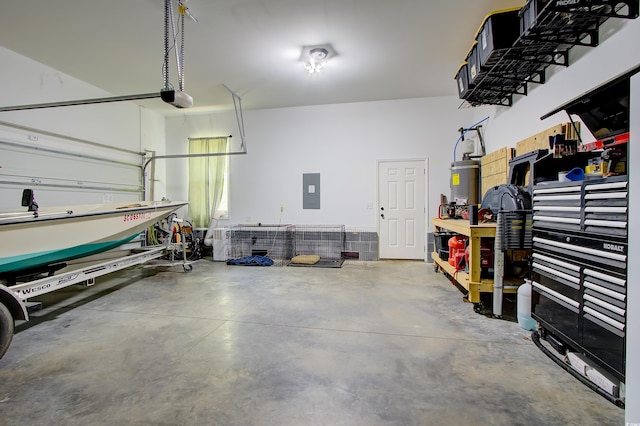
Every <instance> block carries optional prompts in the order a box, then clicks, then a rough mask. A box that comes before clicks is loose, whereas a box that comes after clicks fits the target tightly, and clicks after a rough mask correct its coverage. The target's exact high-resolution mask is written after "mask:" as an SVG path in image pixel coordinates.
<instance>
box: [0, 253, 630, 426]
mask: <svg viewBox="0 0 640 426" xmlns="http://www.w3.org/2000/svg"><path fill="white" fill-rule="evenodd" d="M56 297H57V298H58V299H59V300H56V299H55V298H50V300H48V301H47V300H45V304H49V307H48V308H46V309H45V310H44V311H43V312H41V313H40V315H39V316H38V317H37V318H34V320H33V321H32V322H30V323H26V324H23V325H19V326H18V333H17V334H16V335H15V337H14V341H13V343H12V345H11V347H10V348H9V351H8V352H7V354H6V355H5V357H4V358H3V359H2V360H0V424H1V425H23V424H39V425H125V424H126V425H510V426H511V425H583V426H586V425H598V426H601V425H620V424H624V411H623V410H622V409H620V408H618V407H616V406H614V405H613V404H611V403H610V402H608V401H607V400H605V399H604V398H603V397H601V396H599V395H597V394H596V393H594V392H593V391H591V390H589V389H588V388H587V387H585V386H584V385H583V384H581V383H580V382H578V381H577V380H576V379H575V378H573V377H572V376H571V375H569V374H568V373H566V372H565V371H563V370H562V369H561V368H560V367H558V366H557V365H556V364H554V363H553V362H552V361H551V360H550V359H548V358H547V357H546V356H545V355H544V354H543V353H542V352H541V351H540V350H539V349H538V348H537V347H536V346H535V345H534V344H533V343H532V342H531V340H530V338H529V335H530V332H528V331H525V330H523V329H521V328H520V327H519V326H518V325H517V323H515V322H510V321H505V320H497V319H490V318H487V317H485V316H482V315H479V314H477V313H475V312H474V311H473V308H472V305H470V304H467V303H463V302H462V298H461V293H460V291H459V290H458V289H457V288H455V287H454V286H452V285H451V283H450V282H449V281H448V280H447V279H446V278H445V277H444V276H443V275H442V274H436V273H435V272H434V270H433V266H432V265H431V264H428V263H423V262H396V261H385V262H373V263H350V264H345V265H344V266H343V267H342V268H341V269H322V268H308V267H306V268H301V267H297V268H294V267H275V266H272V267H249V266H227V265H225V264H223V263H213V262H211V261H209V260H201V261H199V262H197V263H196V264H195V265H194V269H193V271H192V272H190V273H185V272H183V271H182V268H181V267H175V268H170V269H167V268H160V269H158V268H136V269H131V270H126V271H121V272H118V273H116V274H112V275H110V276H109V278H108V279H105V278H103V279H100V280H99V281H98V283H97V284H96V285H95V286H94V287H91V288H88V289H82V288H80V287H73V288H70V289H68V290H63V291H61V292H59V293H58V294H57V296H56Z"/></svg>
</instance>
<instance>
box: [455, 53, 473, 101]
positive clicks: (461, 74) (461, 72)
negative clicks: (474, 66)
mask: <svg viewBox="0 0 640 426" xmlns="http://www.w3.org/2000/svg"><path fill="white" fill-rule="evenodd" d="M455 79H456V81H457V82H458V96H459V97H460V99H465V96H466V95H467V93H469V89H470V84H469V64H468V63H467V62H465V63H463V64H462V65H461V66H460V69H458V72H457V73H456V76H455Z"/></svg>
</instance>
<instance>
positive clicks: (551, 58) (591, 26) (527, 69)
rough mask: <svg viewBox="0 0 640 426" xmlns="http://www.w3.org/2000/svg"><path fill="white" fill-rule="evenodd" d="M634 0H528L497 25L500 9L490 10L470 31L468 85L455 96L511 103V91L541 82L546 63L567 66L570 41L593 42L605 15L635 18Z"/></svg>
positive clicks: (522, 90)
mask: <svg viewBox="0 0 640 426" xmlns="http://www.w3.org/2000/svg"><path fill="white" fill-rule="evenodd" d="M639 4H640V0H572V1H564V0H529V1H528V2H527V3H526V5H525V6H524V7H523V8H522V9H519V10H514V11H511V12H510V13H513V14H514V15H515V19H514V20H515V22H514V21H511V20H509V23H508V24H504V25H502V24H499V23H498V19H500V18H498V17H499V16H501V15H502V14H503V13H494V14H493V15H490V16H489V17H487V19H486V20H485V21H484V22H483V23H482V25H481V28H480V30H479V31H478V33H477V34H476V40H477V43H478V44H477V46H476V47H475V49H473V51H472V52H471V55H468V56H467V58H465V61H466V62H467V63H468V69H467V72H468V77H469V87H468V88H467V90H465V91H464V94H463V96H461V97H460V98H461V99H463V100H465V101H467V102H468V103H469V104H470V105H471V106H478V105H500V106H511V105H512V104H513V99H514V98H513V95H522V96H526V95H527V94H528V91H529V86H530V85H531V84H534V85H535V84H544V83H545V82H546V69H547V68H548V67H549V66H552V65H556V66H565V67H566V66H569V51H570V50H571V49H572V48H573V47H574V46H589V47H596V46H598V44H599V28H600V26H601V25H602V24H603V23H604V22H605V21H606V20H607V19H609V18H624V19H635V18H637V17H638V15H639ZM505 25H506V26H505ZM507 27H508V29H507ZM485 31H486V32H485ZM511 31H513V32H514V33H515V35H511V34H512V33H510V32H511ZM505 32H506V33H510V34H506V35H505ZM509 43H510V44H509Z"/></svg>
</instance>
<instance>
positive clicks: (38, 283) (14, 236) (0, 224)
mask: <svg viewBox="0 0 640 426" xmlns="http://www.w3.org/2000/svg"><path fill="white" fill-rule="evenodd" d="M22 205H23V206H24V207H28V209H27V210H24V209H23V210H22V211H11V212H3V213H0V239H1V240H2V245H1V246H0V358H2V356H3V355H4V354H5V352H6V351H7V349H8V348H9V345H10V344H11V340H12V337H13V331H14V323H15V320H23V321H28V320H29V312H30V311H31V309H32V308H33V309H37V308H38V305H39V304H38V303H37V302H29V299H30V298H32V297H37V296H41V295H44V294H47V293H51V292H53V291H57V290H60V289H63V288H66V287H69V286H71V285H75V284H84V285H92V284H93V283H94V280H95V278H97V277H99V276H102V275H106V274H109V273H112V272H115V271H118V270H121V269H124V268H128V267H130V266H134V265H140V264H143V263H146V262H148V261H151V260H155V259H159V258H160V257H164V256H166V255H167V253H170V254H171V255H172V257H173V253H174V252H175V245H174V244H173V243H171V242H170V241H169V240H167V242H166V244H164V245H156V246H146V247H141V248H140V249H139V250H134V251H132V253H130V254H128V255H126V256H124V257H121V258H119V259H115V260H114V259H111V260H109V261H106V262H102V263H97V264H91V265H89V266H85V267H84V268H79V269H71V270H70V271H67V272H62V273H60V274H55V275H54V272H55V271H57V270H58V269H61V268H62V267H64V266H66V263H64V262H66V261H69V260H73V259H80V258H84V257H88V256H91V255H94V254H98V253H102V252H104V251H107V250H110V249H113V248H116V247H118V246H120V245H122V244H125V243H127V242H129V241H131V240H133V239H134V238H136V237H137V236H138V235H139V234H140V233H141V232H142V231H143V230H145V229H146V228H147V227H150V226H152V225H153V224H155V223H156V222H158V221H160V220H162V219H164V218H168V217H169V216H171V215H172V213H174V212H175V211H177V210H178V209H180V208H181V207H183V206H185V205H187V203H186V202H182V201H176V202H172V201H167V200H163V201H140V202H134V203H103V204H88V205H76V206H64V207H55V208H43V209H40V208H39V207H38V205H37V203H36V202H35V200H34V197H33V192H32V191H31V190H25V192H24V193H23V197H22ZM178 220H179V219H177V218H173V219H172V221H178ZM183 240H184V236H183ZM182 253H183V261H182V267H183V268H184V270H185V272H188V271H190V270H191V265H190V263H188V262H187V260H186V256H185V253H186V252H185V249H184V246H183V247H182ZM47 272H48V276H45V277H43V278H36V277H38V276H42V275H43V273H47ZM16 277H22V278H24V277H32V278H31V280H27V281H26V282H22V283H16V282H15V281H16ZM21 281H22V280H21ZM3 282H4V284H3Z"/></svg>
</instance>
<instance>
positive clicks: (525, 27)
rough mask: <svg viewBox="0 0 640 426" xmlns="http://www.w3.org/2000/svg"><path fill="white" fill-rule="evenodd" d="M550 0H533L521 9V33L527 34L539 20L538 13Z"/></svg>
mask: <svg viewBox="0 0 640 426" xmlns="http://www.w3.org/2000/svg"><path fill="white" fill-rule="evenodd" d="M548 3H549V0H531V1H528V2H527V4H525V5H524V6H523V7H522V9H521V10H520V34H527V32H528V31H529V28H531V27H533V26H534V25H535V24H536V21H537V20H538V15H540V12H542V10H544V7H545V6H546V5H547V4H548Z"/></svg>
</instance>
